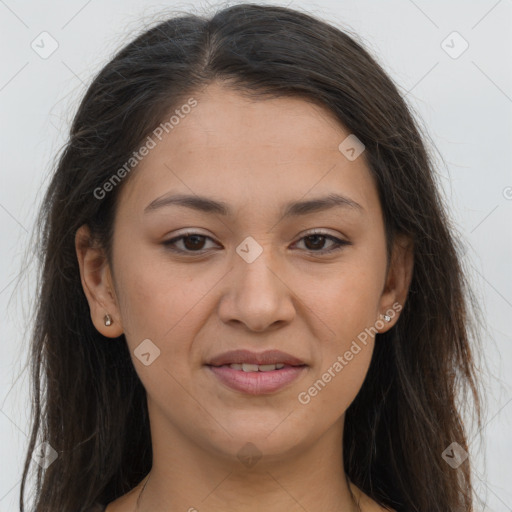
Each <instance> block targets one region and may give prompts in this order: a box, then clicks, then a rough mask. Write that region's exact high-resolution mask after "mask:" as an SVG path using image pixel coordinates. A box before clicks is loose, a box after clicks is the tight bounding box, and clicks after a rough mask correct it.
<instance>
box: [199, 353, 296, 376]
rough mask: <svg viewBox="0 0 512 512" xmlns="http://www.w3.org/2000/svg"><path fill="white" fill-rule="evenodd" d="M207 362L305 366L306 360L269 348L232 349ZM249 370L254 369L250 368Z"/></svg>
mask: <svg viewBox="0 0 512 512" xmlns="http://www.w3.org/2000/svg"><path fill="white" fill-rule="evenodd" d="M207 364H208V366H229V365H232V364H235V365H258V366H267V365H285V366H305V363H304V361H301V360H300V359H299V358H297V357H295V356H292V355H290V354H287V353H286V352H282V351H280V350H267V351H265V352H260V353H256V352H251V351H250V350H231V351H229V352H224V353H223V354H219V355H217V356H215V357H213V358H212V359H211V360H210V361H209V362H208V363H207ZM240 369H242V368H240ZM247 371H254V370H249V369H248V370H247ZM263 371H265V370H263Z"/></svg>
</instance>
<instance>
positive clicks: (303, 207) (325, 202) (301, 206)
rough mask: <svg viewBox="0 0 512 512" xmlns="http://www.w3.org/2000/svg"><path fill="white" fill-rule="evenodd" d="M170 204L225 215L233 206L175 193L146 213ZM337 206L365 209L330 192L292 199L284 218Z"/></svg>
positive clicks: (164, 198)
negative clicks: (304, 198) (325, 194)
mask: <svg viewBox="0 0 512 512" xmlns="http://www.w3.org/2000/svg"><path fill="white" fill-rule="evenodd" d="M168 206H184V207H187V208H192V209H194V210H197V211H200V212H204V213H215V214H219V215H224V216H228V215H232V211H231V208H230V207H229V205H228V204H227V203H225V202H222V201H216V200H214V199H211V198H209V197H204V196H198V195H186V194H173V195H165V196H162V197H159V198H157V199H155V200H153V201H151V203H149V204H148V205H147V206H146V207H145V208H144V213H149V212H152V211H155V210H157V209H160V208H163V207H168ZM335 207H345V208H349V209H351V210H353V211H358V212H361V213H362V212H363V211H364V208H363V207H362V206H361V205H360V204H359V203H357V202H356V201H354V200H352V199H350V198H348V197H345V196H342V195H340V194H329V195H327V196H323V197H318V198H314V199H309V200H307V201H292V202H290V203H287V204H286V205H285V210H284V214H283V215H282V218H283V219H284V218H286V217H295V216H299V215H307V214H310V213H315V212H320V211H325V210H329V209H331V208H335Z"/></svg>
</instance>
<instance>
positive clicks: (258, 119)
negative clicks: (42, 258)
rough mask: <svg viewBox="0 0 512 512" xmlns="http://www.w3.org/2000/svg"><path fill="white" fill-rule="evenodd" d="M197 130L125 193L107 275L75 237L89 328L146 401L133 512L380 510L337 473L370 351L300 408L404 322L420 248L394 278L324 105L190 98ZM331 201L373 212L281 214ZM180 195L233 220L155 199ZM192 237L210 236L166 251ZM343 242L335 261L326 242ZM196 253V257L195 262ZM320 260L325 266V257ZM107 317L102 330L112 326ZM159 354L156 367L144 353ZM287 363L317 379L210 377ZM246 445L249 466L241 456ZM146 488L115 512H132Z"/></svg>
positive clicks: (368, 188)
mask: <svg viewBox="0 0 512 512" xmlns="http://www.w3.org/2000/svg"><path fill="white" fill-rule="evenodd" d="M193 96H194V98H195V99H197V101H198V105H197V107H195V108H194V109H193V110H192V111H191V113H190V114H188V115H187V116H185V117H184V119H181V120H180V123H179V125H177V126H175V128H174V129H173V130H172V131H170V132H169V134H166V135H165V136H164V137H163V139H162V141H161V142H159V143H158V144H157V146H156V147H155V148H154V149H152V150H151V151H150V153H149V155H147V156H146V157H145V158H144V159H143V160H142V162H141V163H140V164H139V166H138V167H137V169H136V170H134V171H132V174H131V175H130V177H129V179H128V182H127V183H126V184H125V185H126V186H125V187H124V188H123V190H122V192H121V195H120V202H119V205H118V210H117V212H116V218H115V226H114V239H113V264H112V267H110V265H109V264H108V262H107V261H106V259H105V257H104V254H103V252H102V250H101V248H98V247H95V246H93V245H92V244H90V243H89V236H90V235H89V232H88V229H87V227H86V226H82V228H80V230H78V232H77V235H76V249H77V257H78V261H79V265H80V272H81V279H82V285H83V288H84V291H85V294H86V296H87V299H88V301H89V305H90V312H91V319H92V321H93V323H94V325H95V327H96V329H97V330H98V331H99V332H101V333H102V334H103V335H105V336H107V337H117V336H119V335H120V334H122V333H124V334H125V337H126V342H127V343H128V346H129V348H130V351H131V354H132V360H133V364H134V366H135V369H136V371H137V373H138V375H139V377H140V379H141V381H142V384H143V385H144V387H145V389H146V391H147V399H148V409H149V415H150V422H151V435H152V444H153V460H154V462H153V468H152V470H151V472H150V479H149V481H148V484H147V486H146V488H145V490H144V492H143V494H142V496H141V499H140V503H139V504H138V508H137V510H139V511H150V510H151V511H163V510H173V511H174V510H176V511H187V510H188V511H190V512H192V511H194V510H198V511H199V512H207V511H212V512H213V511H219V510H222V511H223V512H234V511H237V512H240V511H244V512H252V511H261V510H265V511H268V512H274V511H279V512H281V511H282V510H287V511H291V512H295V511H302V512H303V511H304V510H308V511H310V512H316V511H323V510H330V511H347V512H348V511H356V510H358V507H357V506H356V504H355V503H354V499H353V498H352V497H351V494H350V490H349V489H352V492H353V493H354V496H355V499H356V501H359V507H360V509H361V510H362V511H363V512H372V511H377V510H384V509H382V508H381V507H379V506H378V505H377V504H376V503H375V502H373V500H371V499H370V498H369V497H367V496H365V495H363V494H362V493H361V492H360V491H359V490H358V489H357V488H356V487H355V486H353V485H352V484H347V481H346V477H345V474H344V470H343V465H342V463H341V461H342V457H343V454H342V436H343V424H344V417H345V411H346V409H347V408H348V406H349V405H350V403H351V402H352V401H353V400H354V398H355V397H356V395H357V393H358V391H359V389H360V387H361V385H362V383H363V381H364V378H365V376H366V373H367V370H368V367H369V364H370V360H371V355H372V351H373V347H374V343H375V339H374V337H373V336H369V337H368V340H367V344H366V345H363V344H361V343H359V345H360V347H361V350H360V351H359V352H358V353H357V355H355V356H354V357H353V359H352V360H351V361H349V362H348V364H347V365H346V366H344V367H343V370H342V371H340V372H338V373H336V376H335V377H334V378H332V379H331V381H330V382H329V383H328V384H327V385H326V386H325V387H324V388H323V389H322V390H321V391H320V392H318V394H317V395H316V396H314V397H312V398H311V400H310V402H309V403H307V404H302V403H300V402H299V400H298V395H299V393H301V392H304V391H307V390H308V388H310V386H311V385H312V384H313V383H314V382H315V381H317V380H318V379H321V377H322V374H324V373H325V372H326V371H327V370H328V368H329V367H332V365H333V363H334V362H335V361H336V360H337V357H338V356H340V355H341V356H343V354H345V352H346V351H347V350H349V348H350V346H351V344H352V342H353V340H356V338H357V336H358V334H360V333H362V332H364V330H365V328H369V327H372V326H376V325H378V326H379V328H378V329H377V330H378V332H385V331H386V330H388V329H390V328H392V327H393V325H394V324H395V323H396V322H397V321H398V319H399V313H398V312H397V313H396V314H394V315H393V318H392V319H391V321H390V322H378V323H377V324H376V322H377V321H378V320H381V319H382V316H381V315H383V314H385V313H386V312H387V311H388V314H389V311H390V310H391V311H394V310H393V304H396V303H398V304H400V305H402V306H403V304H404V302H405V299H406V295H407V290H408V287H409V284H410V279H411V274H412V265H413V263H412V261H413V259H412V244H411V243H410V241H409V240H407V239H404V238H398V239H397V240H396V243H395V245H394V247H393V256H392V259H391V263H390V266H389V271H388V272H387V273H386V252H385V249H386V246H385V235H384V222H383V216H382V210H381V206H380V202H379V199H378V195H377V189H376V187H375V184H374V183H373V180H372V178H371V174H370V171H369V169H368V167H367V164H366V162H365V159H364V152H363V154H362V155H361V156H359V157H358V158H356V159H355V160H353V161H350V160H349V159H347V158H346V157H345V155H344V154H342V153H341V152H340V151H339V149H338V145H339V144H340V143H341V142H342V141H343V140H344V139H345V138H346V137H347V136H348V135H349V134H350V132H349V131H348V130H347V129H345V128H344V127H343V126H342V125H340V123H339V122H338V121H337V120H336V119H335V118H334V117H333V116H332V114H331V113H330V112H329V111H328V110H327V109H325V108H324V107H322V106H319V105H316V104H313V103H311V102H307V101H305V100H303V99H300V98H279V99H272V100H262V99H258V100H256V99H248V98H246V97H244V96H242V95H240V94H239V93H237V92H234V91H233V90H230V89H229V88H227V87H226V86H224V85H222V84H220V83H214V84H211V85H209V86H208V87H207V88H205V89H203V90H202V91H200V92H199V93H197V94H194V95H193ZM333 192H336V193H338V194H342V195H344V196H347V197H349V198H350V199H352V200H353V201H356V202H357V203H359V204H360V205H361V207H362V209H360V210H359V209H356V208H349V207H335V208H332V209H329V210H325V211H321V212H315V213H310V214H308V215H302V216H297V217H290V218H286V219H284V218H283V215H282V214H283V205H284V204H285V203H287V202H289V201H297V200H308V199H312V198H316V197H320V196H325V195H327V194H330V193H333ZM168 193H185V194H194V195H201V196H208V197H210V198H213V199H216V200H220V201H224V202H226V203H227V204H228V205H229V206H230V208H231V209H232V215H229V216H222V215H220V214H212V213H204V212H199V211H195V210H193V209H190V208H186V207H183V206H176V205H173V206H167V207H162V208H160V209H156V210H153V211H151V212H150V213H146V214H145V213H144V208H145V207H146V206H147V205H148V204H149V203H151V202H152V201H153V200H155V199H156V198H159V197H161V196H163V195H166V194H168ZM184 228H187V229H189V230H190V231H193V232H195V233H198V234H201V235H205V236H207V237H210V238H206V239H199V242H198V241H197V240H196V241H195V244H196V245H194V241H192V243H191V241H190V239H188V244H187V245H185V243H184V240H181V241H178V242H177V244H175V246H177V247H178V248H181V249H183V250H186V249H187V248H189V253H188V254H183V255H180V254H176V253H173V252H172V251H171V250H170V248H169V247H166V246H164V245H163V242H164V241H166V240H170V239H171V238H174V237H176V236H178V235H182V234H183V232H184V231H185V230H184ZM313 229H321V230H322V231H325V232H326V233H327V234H328V235H332V236H335V237H337V238H339V239H341V240H345V241H349V242H350V243H351V245H346V246H342V247H341V248H340V249H339V250H336V251H333V252H331V253H323V254H322V252H321V250H322V249H329V248H331V247H333V242H332V241H330V240H329V239H328V238H326V239H324V241H323V242H322V239H320V240H319V241H318V240H316V241H315V239H314V237H313V240H312V239H311V238H310V239H307V238H304V237H306V236H311V235H312V233H311V231H312V230H313ZM248 236H251V237H252V238H253V239H254V240H256V241H257V243H258V244H259V245H260V247H261V248H262V253H261V254H260V255H259V256H258V257H257V258H256V259H255V260H254V261H253V262H252V263H248V262H247V261H245V260H244V259H243V258H242V257H240V256H239V254H238V253H237V252H236V251H235V249H236V248H237V246H238V245H239V244H240V243H241V242H242V241H243V240H244V239H245V238H246V237H248ZM194 247H197V249H196V252H197V251H199V252H201V251H202V255H199V256H198V255H197V254H196V253H194V252H193V250H194ZM315 251H316V252H315ZM107 312H108V313H109V314H110V315H111V317H112V320H113V323H112V325H111V326H108V327H107V326H105V325H104V321H103V317H104V315H105V314H106V313H107ZM145 339H150V340H151V341H152V343H153V344H154V345H156V346H157V347H158V348H159V350H160V355H159V357H157V358H156V359H155V360H154V361H153V362H152V363H151V364H150V365H148V366H145V365H144V364H142V363H141V361H140V360H139V359H138V358H137V357H136V356H135V355H134V350H135V349H136V348H137V346H139V344H140V343H141V342H142V341H143V340H145ZM237 348H245V349H249V350H252V351H254V352H262V351H264V350H267V349H275V348H277V349H280V350H282V351H284V352H288V353H289V354H292V355H294V356H296V357H298V358H300V359H301V360H302V361H304V362H305V363H306V364H307V365H308V366H307V368H306V370H305V371H304V372H303V373H302V375H301V376H300V377H299V378H298V379H297V380H295V381H294V382H292V383H290V384H289V385H287V386H286V387H285V388H283V389H281V390H279V391H277V392H275V393H272V394H267V395H259V396H258V395H256V396H255V395H247V394H245V393H241V392H238V391H234V390H232V389H229V388H227V387H225V386H224V385H223V384H221V383H220V382H219V381H218V379H217V378H216V377H215V376H214V375H212V373H211V372H210V371H209V369H208V368H207V367H205V366H204V364H205V362H206V361H208V360H209V359H210V358H211V357H213V356H215V355H217V354H220V353H222V352H225V351H227V350H232V349H237ZM247 442H251V443H252V444H253V445H254V446H255V447H256V450H257V452H258V454H260V455H261V458H260V459H259V460H258V461H257V462H256V463H255V464H254V465H253V466H252V467H248V465H247V464H244V463H242V462H241V461H240V460H239V458H238V457H237V454H238V453H239V450H240V449H241V448H242V447H243V446H244V445H245V444H246V443H247ZM145 481H146V479H144V480H143V481H142V482H141V483H140V484H139V485H138V486H137V487H136V488H134V489H133V490H132V491H131V492H129V493H127V494H126V495H124V496H122V497H120V498H119V499H117V500H115V501H114V502H112V503H110V504H109V506H108V507H107V512H124V511H130V512H133V511H135V510H136V500H137V497H138V495H139V493H140V490H141V486H142V484H143V483H144V482H145Z"/></svg>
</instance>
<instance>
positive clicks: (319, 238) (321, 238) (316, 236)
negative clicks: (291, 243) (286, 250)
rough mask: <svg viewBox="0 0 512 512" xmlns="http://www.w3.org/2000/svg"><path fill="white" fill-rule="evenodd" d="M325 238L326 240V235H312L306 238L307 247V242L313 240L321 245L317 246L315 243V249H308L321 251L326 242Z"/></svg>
mask: <svg viewBox="0 0 512 512" xmlns="http://www.w3.org/2000/svg"><path fill="white" fill-rule="evenodd" d="M324 238H325V237H324V235H310V236H308V237H307V238H306V246H307V240H311V239H313V240H316V241H317V242H319V243H317V244H315V243H314V242H313V247H308V249H319V248H320V249H321V248H322V245H323V242H324Z"/></svg>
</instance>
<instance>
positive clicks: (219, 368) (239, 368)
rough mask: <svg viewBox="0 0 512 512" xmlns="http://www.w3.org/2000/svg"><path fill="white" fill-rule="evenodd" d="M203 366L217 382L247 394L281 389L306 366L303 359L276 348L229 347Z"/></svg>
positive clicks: (270, 392) (303, 370) (296, 377)
mask: <svg viewBox="0 0 512 512" xmlns="http://www.w3.org/2000/svg"><path fill="white" fill-rule="evenodd" d="M206 366H207V367H208V369H209V370H210V371H211V373H212V375H213V376H214V377H215V378H216V379H217V380H218V382H220V383H222V384H223V385H224V386H227V387H228V388H230V389H232V390H235V391H238V392H241V393H244V394H248V395H265V394H272V393H276V392H278V391H281V390H282V389H284V388H286V387H287V386H289V385H290V384H291V383H292V382H294V381H295V380H296V379H298V378H299V377H300V376H301V375H303V374H304V372H305V370H306V368H307V365H306V364H305V363H304V362H303V361H301V360H300V359H298V358H297V357H295V356H292V355H290V354H287V353H285V352H281V351H280V350H267V351H266V352H261V353H255V352H251V351H249V350H233V351H231V352H225V353H223V354H220V355H218V356H215V357H214V358H212V359H211V360H210V361H209V363H207V365H206Z"/></svg>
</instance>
